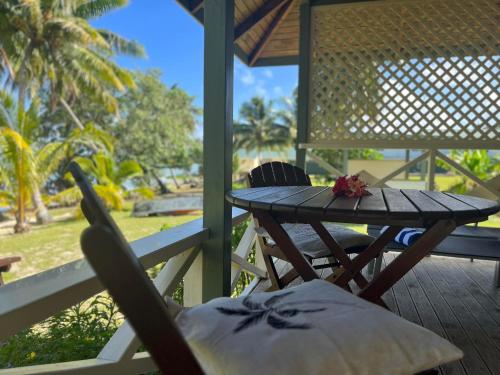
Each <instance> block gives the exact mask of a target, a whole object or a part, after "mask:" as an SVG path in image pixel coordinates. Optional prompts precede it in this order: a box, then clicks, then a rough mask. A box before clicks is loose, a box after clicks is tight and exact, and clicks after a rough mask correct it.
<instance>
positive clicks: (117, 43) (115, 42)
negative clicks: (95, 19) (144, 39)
mask: <svg viewBox="0 0 500 375" xmlns="http://www.w3.org/2000/svg"><path fill="white" fill-rule="evenodd" d="M98 31H99V33H100V34H101V35H102V37H103V38H104V39H105V40H106V41H107V42H108V44H109V45H110V46H111V49H112V50H113V52H114V53H116V54H119V55H126V56H132V57H147V55H146V51H145V50H144V47H143V46H142V45H141V44H140V43H139V42H136V41H135V40H128V39H125V38H123V37H122V36H120V35H118V34H116V33H113V32H112V31H109V30H105V29H99V30H98Z"/></svg>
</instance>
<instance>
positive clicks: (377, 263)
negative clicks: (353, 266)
mask: <svg viewBox="0 0 500 375" xmlns="http://www.w3.org/2000/svg"><path fill="white" fill-rule="evenodd" d="M382 259H384V252H383V251H382V252H381V253H380V255H379V256H378V257H377V259H375V264H374V267H373V273H372V275H373V277H376V276H377V275H378V274H379V273H380V269H381V268H382Z"/></svg>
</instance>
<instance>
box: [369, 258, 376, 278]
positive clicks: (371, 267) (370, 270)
mask: <svg viewBox="0 0 500 375" xmlns="http://www.w3.org/2000/svg"><path fill="white" fill-rule="evenodd" d="M374 269H375V259H372V260H370V263H368V274H369V275H373V270H374Z"/></svg>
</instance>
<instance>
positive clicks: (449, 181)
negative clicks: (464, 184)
mask: <svg viewBox="0 0 500 375" xmlns="http://www.w3.org/2000/svg"><path fill="white" fill-rule="evenodd" d="M409 179H410V181H419V180H420V176H419V175H411V176H409ZM461 181H462V177H461V176H453V175H450V176H449V175H444V174H436V175H435V182H436V190H439V191H448V190H449V189H450V188H451V187H452V186H453V185H456V184H458V183H459V182H461Z"/></svg>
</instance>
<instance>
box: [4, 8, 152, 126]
mask: <svg viewBox="0 0 500 375" xmlns="http://www.w3.org/2000/svg"><path fill="white" fill-rule="evenodd" d="M127 3H128V1H127V0H65V1H61V0H29V1H28V0H4V1H2V3H1V4H0V13H1V14H3V19H2V21H4V25H3V26H2V28H1V29H0V38H2V42H1V45H2V47H3V50H4V52H5V55H6V56H7V58H8V61H9V62H10V64H11V66H12V72H13V74H12V77H10V78H11V79H10V83H12V84H13V85H14V86H15V87H16V88H17V91H18V100H19V103H20V105H21V108H22V107H23V106H24V103H25V101H26V99H27V98H29V97H30V95H29V94H30V93H31V94H33V93H37V92H38V91H39V89H40V88H41V87H42V86H43V87H45V84H46V85H47V88H48V89H49V91H50V95H51V102H52V104H53V107H55V106H56V105H57V104H58V103H60V104H61V105H62V106H63V107H64V108H65V109H66V110H68V111H69V112H70V113H71V114H72V115H73V113H72V111H71V108H70V105H69V101H71V100H74V99H75V98H77V97H78V96H79V95H80V94H81V93H84V94H86V95H91V96H92V97H93V99H94V100H99V101H100V102H101V103H102V104H103V105H105V106H106V108H107V109H108V110H110V111H117V109H118V106H117V100H116V98H115V96H114V95H113V94H114V92H115V91H121V92H125V90H126V88H127V87H133V86H134V82H133V79H132V75H131V74H130V73H129V72H127V71H126V70H124V69H122V68H120V67H119V66H118V65H117V64H115V63H114V62H113V61H112V60H111V57H112V56H113V55H114V54H116V53H120V54H129V55H134V56H142V55H144V51H143V50H142V47H141V46H140V45H139V44H137V43H135V42H131V41H127V40H125V39H124V38H122V37H120V36H119V35H117V34H114V33H112V32H111V31H108V30H98V29H95V28H93V27H92V26H91V25H90V24H89V22H88V20H89V19H91V18H94V17H99V16H102V15H103V14H105V13H107V12H109V11H111V10H113V9H116V8H119V7H122V6H124V5H126V4H127ZM12 30H14V32H12ZM74 120H75V123H76V124H77V125H78V126H79V127H80V128H83V126H82V124H81V123H80V122H79V121H78V119H77V118H76V117H75V118H74Z"/></svg>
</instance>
